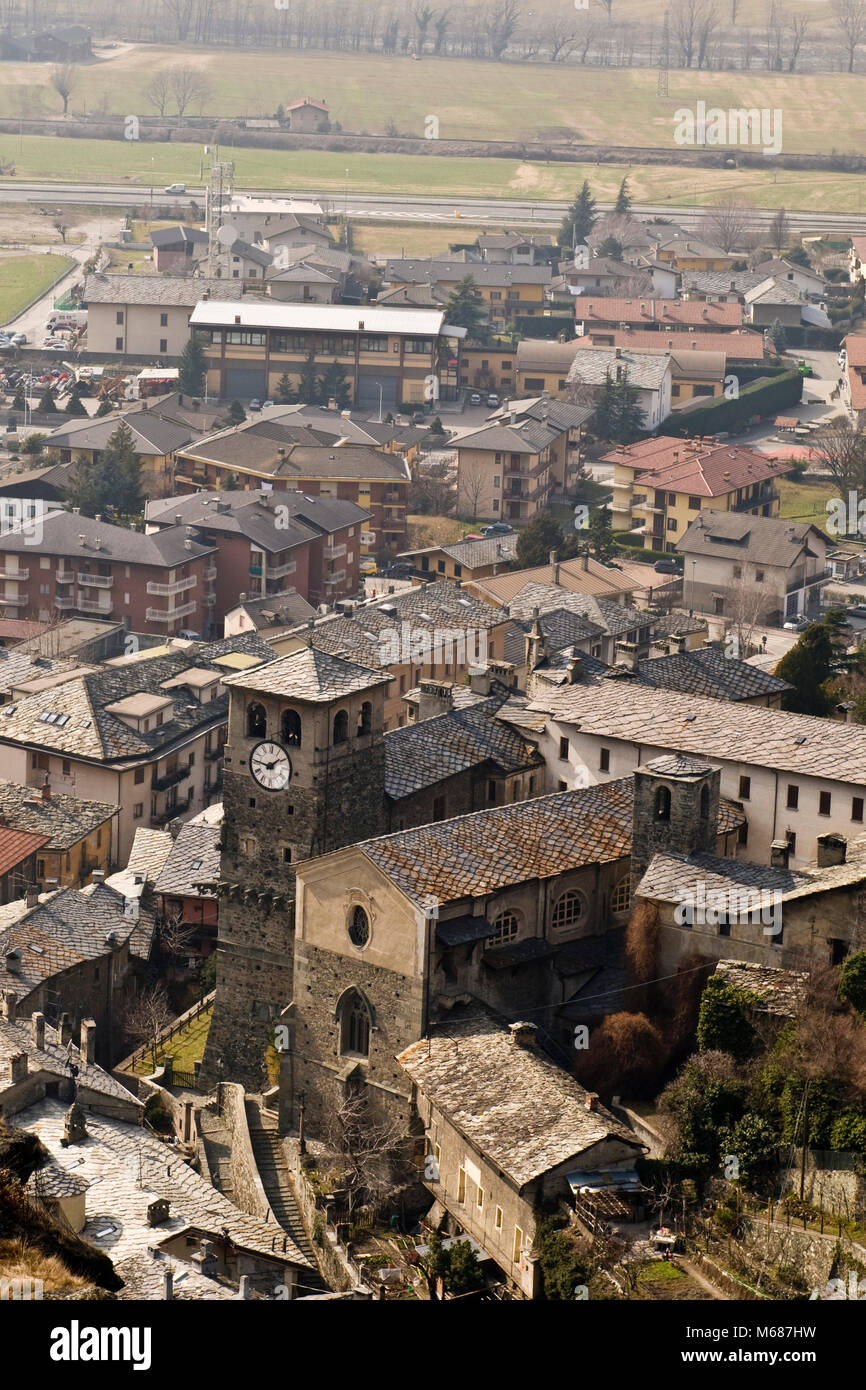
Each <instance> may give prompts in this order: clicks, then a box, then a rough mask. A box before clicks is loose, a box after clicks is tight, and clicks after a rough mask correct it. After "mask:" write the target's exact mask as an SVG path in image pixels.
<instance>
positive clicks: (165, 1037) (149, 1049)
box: [114, 989, 216, 1090]
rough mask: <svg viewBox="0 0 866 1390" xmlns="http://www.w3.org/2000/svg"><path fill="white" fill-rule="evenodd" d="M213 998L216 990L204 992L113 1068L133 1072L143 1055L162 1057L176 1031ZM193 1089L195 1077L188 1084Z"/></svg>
mask: <svg viewBox="0 0 866 1390" xmlns="http://www.w3.org/2000/svg"><path fill="white" fill-rule="evenodd" d="M215 999H216V990H215V989H214V990H211V992H210V994H205V995H204V996H203V997H202V998H201V999H199V1001H198V1003H197V1004H193V1005H192V1007H191V1008H189V1009H187V1011H186V1013H184V1014H180V1015H179V1016H178V1017H177V1018H176V1019H174V1020H173V1022H172V1023H171V1025H170V1026H169V1027H168V1028H166V1029H165V1031H164V1032H162V1033H160V1035H159V1037H158V1038H157V1039H156V1041H155V1042H153V1043H142V1044H141V1046H140V1047H137V1048H136V1049H135V1051H134V1052H131V1053H130V1054H129V1056H128V1057H124V1059H123V1061H122V1062H118V1064H117V1066H116V1067H115V1068H114V1070H115V1071H118V1072H133V1071H135V1069H136V1067H137V1065H138V1063H139V1062H141V1061H142V1060H143V1059H144V1058H145V1057H148V1056H150V1057H153V1056H155V1057H156V1058H157V1059H160V1058H162V1057H164V1056H165V1055H166V1053H167V1052H168V1044H169V1043H170V1041H171V1039H172V1038H174V1037H177V1035H178V1033H182V1032H183V1030H184V1029H185V1028H186V1027H188V1025H189V1024H190V1023H192V1022H193V1020H194V1019H196V1018H198V1016H199V1014H203V1013H204V1012H205V1010H207V1009H209V1008H210V1007H211V1005H212V1004H213V1002H214V1000H215ZM173 1075H175V1076H191V1075H192V1073H191V1072H173ZM177 1084H178V1085H182V1084H184V1083H182V1082H180V1081H179V1082H178V1083H177ZM194 1089H195V1078H193V1082H192V1084H191V1085H190V1090H194Z"/></svg>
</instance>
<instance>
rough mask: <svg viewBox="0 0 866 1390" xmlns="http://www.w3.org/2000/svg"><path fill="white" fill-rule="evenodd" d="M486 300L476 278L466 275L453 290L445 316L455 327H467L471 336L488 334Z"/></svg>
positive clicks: (477, 336)
mask: <svg viewBox="0 0 866 1390" xmlns="http://www.w3.org/2000/svg"><path fill="white" fill-rule="evenodd" d="M485 317H486V313H485V309H484V300H483V299H482V297H481V291H480V290H479V288H478V286H477V284H476V283H475V280H474V278H473V277H472V276H471V275H464V277H463V279H462V280H461V281H460V282H459V283H458V284H457V286H456V287H455V289H453V290H452V292H451V294H450V295H449V297H448V303H447V305H446V308H445V318H446V320H447V322H448V323H451V324H453V325H454V327H455V328H465V329H466V332H467V333H468V335H469V337H470V338H481V337H484V336H486V333H487V326H486V324H485Z"/></svg>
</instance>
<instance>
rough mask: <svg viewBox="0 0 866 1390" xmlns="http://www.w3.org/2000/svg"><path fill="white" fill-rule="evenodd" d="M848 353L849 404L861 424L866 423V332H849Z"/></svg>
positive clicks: (847, 391) (846, 385) (846, 384)
mask: <svg viewBox="0 0 866 1390" xmlns="http://www.w3.org/2000/svg"><path fill="white" fill-rule="evenodd" d="M845 350H846V352H847V354H848V360H847V366H846V368H845V371H844V374H843V375H844V382H845V389H846V394H847V396H848V404H849V405H850V407H851V409H852V411H853V412H854V414H855V416H856V418H857V420H858V422H859V424H860V425H864V424H866V334H864V333H849V334H848V337H847V338H846V339H845Z"/></svg>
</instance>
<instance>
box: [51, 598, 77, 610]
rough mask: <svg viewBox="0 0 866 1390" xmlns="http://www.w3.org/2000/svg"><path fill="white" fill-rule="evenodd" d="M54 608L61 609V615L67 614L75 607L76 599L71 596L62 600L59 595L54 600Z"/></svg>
mask: <svg viewBox="0 0 866 1390" xmlns="http://www.w3.org/2000/svg"><path fill="white" fill-rule="evenodd" d="M54 607H55V608H57V609H59V610H60V612H61V613H65V612H66V611H67V610H68V609H70V608H74V607H75V599H74V598H73V597H72V595H71V594H70V596H69V598H61V597H60V595H59V594H58V595H57V597H56V598H55V600H54Z"/></svg>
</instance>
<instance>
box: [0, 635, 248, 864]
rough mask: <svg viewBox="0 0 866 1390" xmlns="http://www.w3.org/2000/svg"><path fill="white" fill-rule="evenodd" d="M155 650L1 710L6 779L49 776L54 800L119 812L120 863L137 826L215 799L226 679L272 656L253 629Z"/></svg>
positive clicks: (115, 843) (114, 850)
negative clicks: (86, 803)
mask: <svg viewBox="0 0 866 1390" xmlns="http://www.w3.org/2000/svg"><path fill="white" fill-rule="evenodd" d="M153 650H154V651H155V652H156V653H157V654H156V655H151V653H150V652H148V651H144V652H141V653H138V654H137V655H135V656H133V657H125V658H121V659H119V661H115V662H114V663H112V664H110V665H106V666H104V667H102V668H101V669H100V670H99V671H96V672H94V673H93V674H91V675H87V676H82V677H80V678H78V679H76V680H71V681H67V682H66V683H65V684H63V685H59V686H55V687H54V688H53V689H51V690H46V691H43V692H42V693H40V694H38V695H30V696H28V697H27V698H26V699H24V700H21V701H19V702H18V703H16V704H12V705H5V706H4V707H3V712H2V714H0V748H2V755H3V765H4V771H5V773H6V775H7V777H8V778H9V779H10V780H12V781H15V782H18V783H20V784H21V786H22V787H28V788H41V787H42V786H43V784H44V783H45V781H46V779H47V781H48V783H49V785H50V788H51V793H52V796H54V795H58V794H60V795H69V796H74V797H76V798H77V799H79V800H84V801H98V802H101V803H104V804H107V805H110V806H113V807H116V808H118V809H117V813H116V816H115V818H114V825H113V830H112V844H111V849H110V851H109V855H110V858H111V860H112V861H118V862H121V863H125V862H126V860H127V858H128V856H129V851H130V848H131V846H132V841H133V837H134V835H135V831H136V829H137V828H138V827H139V826H140V825H141V826H153V827H156V828H159V827H161V826H164V825H166V824H168V822H169V821H171V820H173V819H175V818H176V817H178V816H180V817H188V816H192V815H195V814H196V812H197V811H200V810H202V809H203V808H204V807H205V806H207V805H209V804H210V802H212V801H213V800H214V799H216V798H217V797H218V795H219V791H220V787H221V759H222V746H223V740H224V736H225V721H226V710H227V705H228V701H227V696H226V694H225V692H224V690H223V686H222V680H223V678H225V677H227V676H228V675H229V674H231V673H232V672H235V671H238V670H240V669H245V668H247V667H252V666H255V665H258V664H261V663H262V662H265V661H269V660H272V659H273V655H274V653H273V651H272V649H271V648H270V647H269V646H268V645H267V643H266V642H264V641H262V639H261V638H259V637H258V636H256V635H255V634H253V633H249V634H245V635H244V636H241V637H233V638H231V639H229V640H228V641H223V642H213V643H207V644H205V643H202V644H198V643H197V644H195V646H194V647H190V648H189V649H187V648H182V649H181V650H177V649H174V650H169V651H168V652H167V653H166V652H165V649H164V648H156V649H153ZM25 795H26V793H25Z"/></svg>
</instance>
